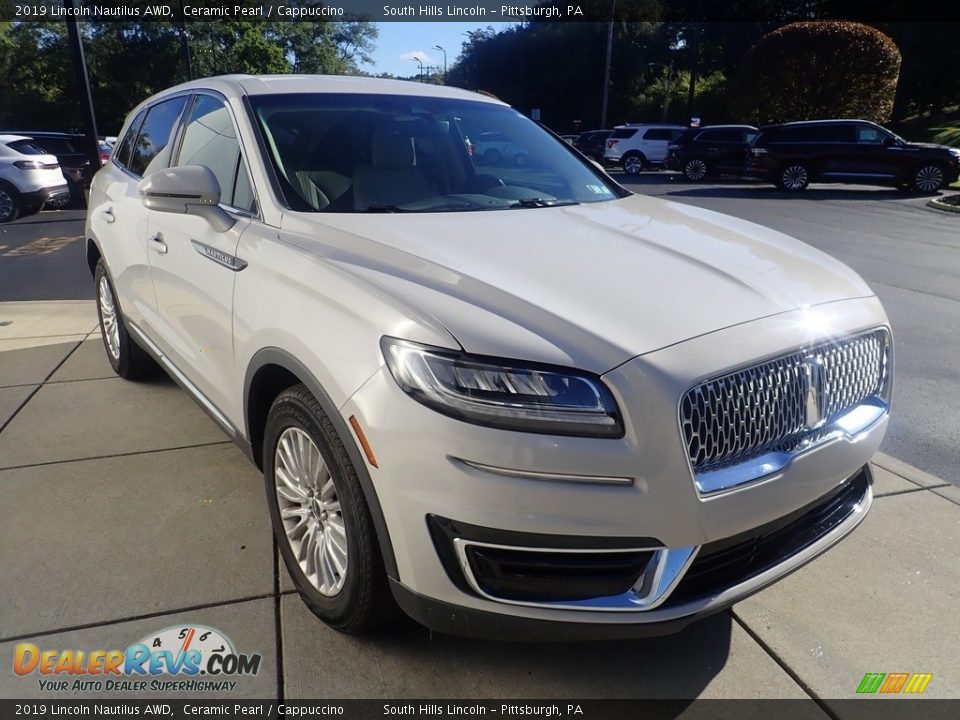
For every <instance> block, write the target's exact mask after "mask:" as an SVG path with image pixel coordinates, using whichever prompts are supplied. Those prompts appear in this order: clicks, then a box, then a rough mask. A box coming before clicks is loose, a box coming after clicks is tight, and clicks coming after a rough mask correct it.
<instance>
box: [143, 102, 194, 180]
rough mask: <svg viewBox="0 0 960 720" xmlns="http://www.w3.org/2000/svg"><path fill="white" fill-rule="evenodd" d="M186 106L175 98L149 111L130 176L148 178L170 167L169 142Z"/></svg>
mask: <svg viewBox="0 0 960 720" xmlns="http://www.w3.org/2000/svg"><path fill="white" fill-rule="evenodd" d="M186 103H187V99H186V98H185V97H178V98H173V99H171V100H165V101H163V102H161V103H158V104H156V105H154V106H153V107H152V108H150V109H149V110H148V111H147V117H146V119H145V120H144V121H143V127H142V128H141V129H140V134H139V136H138V137H137V142H136V145H135V146H134V148H133V155H132V157H131V158H130V164H129V166H128V167H129V169H130V172H132V173H134V174H136V175H146V174H148V173H149V172H151V171H153V170H158V169H160V168H164V167H167V165H168V163H169V160H170V140H171V139H172V136H173V130H174V128H175V127H176V125H177V120H178V119H179V118H180V114H181V113H182V112H183V107H184V105H186Z"/></svg>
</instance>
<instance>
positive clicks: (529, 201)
mask: <svg viewBox="0 0 960 720" xmlns="http://www.w3.org/2000/svg"><path fill="white" fill-rule="evenodd" d="M579 204H580V203H578V202H577V201H576V200H546V199H544V198H541V197H533V198H523V199H521V200H517V201H516V202H515V203H512V204H510V205H508V206H507V207H511V208H541V207H560V206H561V205H579Z"/></svg>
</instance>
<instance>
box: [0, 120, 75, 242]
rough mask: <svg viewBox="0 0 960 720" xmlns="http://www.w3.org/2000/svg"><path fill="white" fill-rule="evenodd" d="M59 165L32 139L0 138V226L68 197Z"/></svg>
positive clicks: (53, 157)
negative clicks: (48, 203) (46, 204)
mask: <svg viewBox="0 0 960 720" xmlns="http://www.w3.org/2000/svg"><path fill="white" fill-rule="evenodd" d="M69 196H70V191H69V190H68V189H67V181H66V179H65V178H64V176H63V172H62V171H61V170H60V163H59V162H57V158H56V157H55V156H53V155H49V154H47V152H46V151H44V150H43V149H42V148H40V147H38V146H37V145H36V144H35V143H33V142H32V141H31V140H30V138H26V137H22V136H20V135H0V223H3V222H11V221H13V220H16V219H17V218H18V217H26V216H27V215H33V214H35V213H38V212H40V208H42V207H43V205H44V203H47V202H54V203H55V202H57V201H58V200H59V199H61V198H69Z"/></svg>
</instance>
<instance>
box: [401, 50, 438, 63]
mask: <svg viewBox="0 0 960 720" xmlns="http://www.w3.org/2000/svg"><path fill="white" fill-rule="evenodd" d="M400 59H401V60H419V61H420V62H422V63H423V64H424V65H435V64H436V63H435V61H434V60H433V58H432V57H430V56H429V55H427V53H425V52H424V51H423V50H411V51H410V52H405V53H403V54H402V55H401V56H400Z"/></svg>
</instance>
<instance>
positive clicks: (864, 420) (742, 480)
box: [694, 397, 890, 498]
mask: <svg viewBox="0 0 960 720" xmlns="http://www.w3.org/2000/svg"><path fill="white" fill-rule="evenodd" d="M889 410H890V406H889V405H888V404H887V403H886V402H885V401H884V400H881V399H880V398H877V397H873V398H869V399H868V400H867V401H866V402H864V403H862V404H860V405H858V406H857V407H855V408H853V409H852V410H850V411H848V412H846V413H844V414H843V415H841V416H840V417H838V418H836V419H835V420H834V421H833V422H831V423H830V424H829V425H826V426H824V427H823V428H821V429H820V432H819V433H818V434H817V435H816V436H814V437H812V438H811V439H810V440H808V441H807V442H805V443H803V444H801V445H799V446H797V447H796V448H794V449H793V450H789V451H780V452H768V453H764V454H763V455H758V456H757V457H755V458H752V459H750V460H747V461H745V462H742V463H737V464H736V465H731V466H729V467H725V468H720V469H719V470H708V471H706V472H700V473H695V474H694V482H695V483H696V485H697V492H698V493H699V494H700V496H701V497H702V498H705V497H715V496H718V495H722V494H724V493H726V492H730V491H732V490H739V489H741V488H743V487H744V486H746V485H751V484H754V483H759V482H763V481H765V480H769V479H771V478H773V477H775V476H777V475H780V474H782V473H783V472H784V471H786V470H787V468H789V467H790V464H791V463H792V462H793V461H794V460H796V459H797V458H798V457H801V456H802V455H804V454H805V453H808V452H810V451H811V450H816V449H818V448H820V447H823V446H824V445H827V444H828V443H831V442H835V441H837V440H847V441H850V442H856V440H857V438H859V437H860V436H861V435H863V434H864V433H867V432H869V431H870V430H871V428H873V426H874V425H876V424H877V423H878V422H880V421H881V420H882V419H883V418H884V417H885V416H886V415H887V413H888V412H889Z"/></svg>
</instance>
